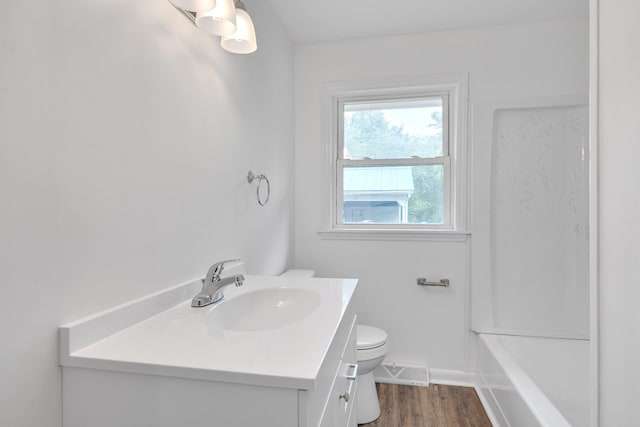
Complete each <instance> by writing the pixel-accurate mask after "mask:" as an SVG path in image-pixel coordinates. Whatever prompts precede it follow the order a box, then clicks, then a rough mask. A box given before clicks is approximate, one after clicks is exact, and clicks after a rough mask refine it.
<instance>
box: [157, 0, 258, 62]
mask: <svg viewBox="0 0 640 427" xmlns="http://www.w3.org/2000/svg"><path fill="white" fill-rule="evenodd" d="M169 1H170V2H171V4H173V5H174V6H175V8H176V9H178V10H179V11H180V12H182V14H183V15H184V16H186V17H187V18H189V20H191V22H193V23H194V24H195V25H196V26H197V27H198V28H200V29H202V30H203V31H206V32H208V33H211V34H214V35H216V36H221V40H220V45H221V46H222V48H223V49H224V50H226V51H228V52H231V53H239V54H247V53H253V52H255V51H256V50H257V49H258V44H257V41H256V30H255V28H254V26H253V21H252V20H251V17H250V16H249V14H248V13H247V9H246V8H245V6H244V3H243V2H242V1H241V0H169ZM206 4H208V7H205V5H206Z"/></svg>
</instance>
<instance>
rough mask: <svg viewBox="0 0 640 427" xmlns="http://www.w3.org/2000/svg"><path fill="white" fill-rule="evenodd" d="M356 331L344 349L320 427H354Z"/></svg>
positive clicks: (356, 365)
mask: <svg viewBox="0 0 640 427" xmlns="http://www.w3.org/2000/svg"><path fill="white" fill-rule="evenodd" d="M356 330H357V328H356V327H355V326H354V327H353V329H352V331H351V334H350V336H349V340H348V341H347V344H346V346H345V348H344V351H343V354H342V357H341V360H340V364H339V365H338V370H337V372H336V375H335V378H334V382H333V386H332V388H331V392H330V393H329V399H328V401H327V406H326V408H325V411H324V414H323V417H322V421H321V424H320V426H321V427H335V426H340V427H355V426H356V413H355V409H354V408H355V398H356V393H357V392H358V383H357V373H358V363H357V360H356Z"/></svg>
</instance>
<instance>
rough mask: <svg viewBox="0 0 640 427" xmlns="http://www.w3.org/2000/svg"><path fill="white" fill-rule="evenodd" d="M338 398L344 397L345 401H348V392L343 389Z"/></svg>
mask: <svg viewBox="0 0 640 427" xmlns="http://www.w3.org/2000/svg"><path fill="white" fill-rule="evenodd" d="M339 398H340V399H344V401H345V402H348V401H349V392H348V391H345V392H344V393H342V394H341V395H340V397H339Z"/></svg>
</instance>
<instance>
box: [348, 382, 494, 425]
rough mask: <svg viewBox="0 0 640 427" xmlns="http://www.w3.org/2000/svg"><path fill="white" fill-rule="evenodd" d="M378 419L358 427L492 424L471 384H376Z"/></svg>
mask: <svg viewBox="0 0 640 427" xmlns="http://www.w3.org/2000/svg"><path fill="white" fill-rule="evenodd" d="M376 388H377V390H378V398H379V400H380V418H378V419H377V420H376V421H374V422H372V423H369V424H360V426H361V427H491V422H490V421H489V417H487V414H486V412H485V411H484V408H483V407H482V403H480V399H479V398H478V395H477V394H476V391H475V390H474V389H473V388H471V387H458V386H447V385H441V384H432V385H430V386H429V387H414V386H405V385H398V384H376Z"/></svg>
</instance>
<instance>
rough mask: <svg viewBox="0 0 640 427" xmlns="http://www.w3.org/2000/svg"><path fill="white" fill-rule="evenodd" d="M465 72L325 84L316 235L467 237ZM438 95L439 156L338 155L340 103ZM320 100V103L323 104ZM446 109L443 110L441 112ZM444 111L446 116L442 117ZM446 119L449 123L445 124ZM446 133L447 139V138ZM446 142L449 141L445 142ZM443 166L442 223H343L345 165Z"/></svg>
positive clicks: (346, 237) (384, 237)
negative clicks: (320, 221) (322, 180)
mask: <svg viewBox="0 0 640 427" xmlns="http://www.w3.org/2000/svg"><path fill="white" fill-rule="evenodd" d="M467 82H468V76H467V74H460V73H455V74H454V73H451V74H443V75H435V76H427V77H420V78H412V79H411V78H402V79H384V80H381V81H376V82H341V83H334V84H330V85H327V87H326V97H325V100H326V102H327V104H328V106H327V110H328V112H329V114H330V117H329V118H328V120H327V123H328V124H329V126H328V128H327V135H326V137H325V138H323V140H324V141H325V142H326V144H327V147H326V149H325V152H326V153H327V157H326V159H327V167H326V169H325V172H326V174H327V175H328V176H327V177H326V178H327V180H326V182H328V183H329V185H328V191H327V192H328V196H329V197H328V201H329V203H328V206H327V208H326V214H325V217H326V220H327V225H326V226H325V227H324V228H323V229H322V230H321V231H320V233H319V234H320V236H321V237H323V238H328V239H365V240H454V241H457V240H466V238H467V235H468V234H469V233H468V232H467V231H466V226H467V201H466V199H467V176H468V174H467V143H466V128H467V105H468V101H467V87H468V83H467ZM433 96H443V101H444V102H445V103H446V104H447V105H448V108H445V105H443V127H444V129H443V137H444V138H445V143H444V147H443V149H444V150H445V151H444V152H443V156H442V157H434V158H421V159H393V160H387V159H358V160H349V159H343V158H342V157H343V156H342V155H340V153H342V143H343V142H342V139H343V138H342V137H343V135H342V132H343V123H342V121H343V117H344V115H343V112H344V104H345V103H349V102H365V101H368V100H371V101H372V102H376V101H384V100H394V99H398V100H404V99H411V98H418V99H423V98H427V97H433ZM327 104H325V105H327ZM445 111H446V113H445ZM445 114H446V115H447V117H445ZM445 123H448V126H446V125H445ZM447 137H448V138H447ZM447 140H448V143H447ZM428 164H444V165H445V166H444V168H445V173H444V189H443V190H444V194H443V204H444V217H443V222H444V223H443V224H353V223H343V222H342V209H343V190H342V171H343V167H344V166H354V165H357V166H374V165H388V166H395V165H409V166H415V165H428Z"/></svg>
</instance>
